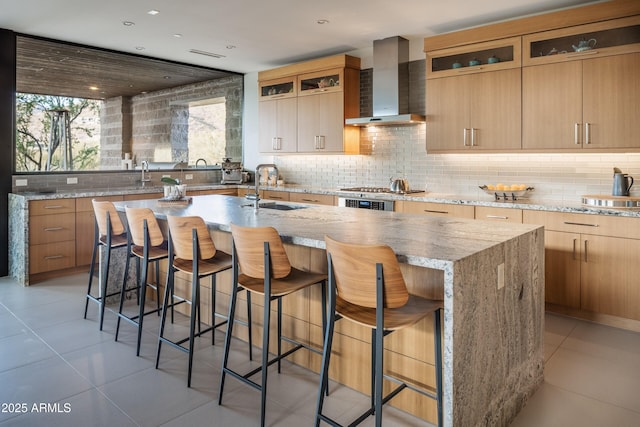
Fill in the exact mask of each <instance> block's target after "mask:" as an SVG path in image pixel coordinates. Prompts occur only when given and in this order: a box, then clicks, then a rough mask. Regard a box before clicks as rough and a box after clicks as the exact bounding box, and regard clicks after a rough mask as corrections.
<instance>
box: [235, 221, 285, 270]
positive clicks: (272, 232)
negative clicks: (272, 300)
mask: <svg viewBox="0 0 640 427" xmlns="http://www.w3.org/2000/svg"><path fill="white" fill-rule="evenodd" d="M231 235H232V236H233V243H234V245H235V247H236V254H237V256H238V263H239V264H240V270H241V271H242V273H243V274H246V275H247V276H249V277H253V278H256V279H262V278H264V271H265V268H264V267H265V265H264V243H265V242H269V252H270V254H271V277H272V278H274V279H281V278H283V277H287V276H288V275H289V273H290V272H291V263H290V262H289V258H288V257H287V253H286V252H285V250H284V245H283V244H282V239H280V235H279V234H278V231H277V230H276V229H275V228H273V227H242V226H240V225H236V224H233V223H232V224H231Z"/></svg>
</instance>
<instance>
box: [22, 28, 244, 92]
mask: <svg viewBox="0 0 640 427" xmlns="http://www.w3.org/2000/svg"><path fill="white" fill-rule="evenodd" d="M16 57H17V58H16V62H17V68H16V88H17V91H18V92H22V93H34V94H40V95H60V96H68V97H77V98H88V99H108V98H115V97H119V96H135V95H139V94H141V93H146V92H153V91H158V90H162V89H169V88H173V87H177V86H184V85H188V84H193V83H198V82H202V81H207V80H215V79H220V78H224V77H227V76H232V75H237V73H233V72H228V71H222V70H216V69H212V68H205V67H199V66H195V65H188V64H182V63H176V62H169V61H163V60H159V59H153V58H148V57H144V56H137V55H130V54H125V53H121V52H114V51H109V50H103V49H98V48H92V47H88V46H82V45H75V44H69V43H63V42H58V41H55V40H48V39H40V38H34V37H27V36H18V37H17V43H16Z"/></svg>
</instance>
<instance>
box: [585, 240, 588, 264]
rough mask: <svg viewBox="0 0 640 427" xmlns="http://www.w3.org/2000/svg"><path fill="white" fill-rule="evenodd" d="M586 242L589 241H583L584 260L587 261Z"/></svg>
mask: <svg viewBox="0 0 640 427" xmlns="http://www.w3.org/2000/svg"><path fill="white" fill-rule="evenodd" d="M588 243H589V241H588V240H585V241H584V262H589V260H588V259H587V253H588V248H589V246H588Z"/></svg>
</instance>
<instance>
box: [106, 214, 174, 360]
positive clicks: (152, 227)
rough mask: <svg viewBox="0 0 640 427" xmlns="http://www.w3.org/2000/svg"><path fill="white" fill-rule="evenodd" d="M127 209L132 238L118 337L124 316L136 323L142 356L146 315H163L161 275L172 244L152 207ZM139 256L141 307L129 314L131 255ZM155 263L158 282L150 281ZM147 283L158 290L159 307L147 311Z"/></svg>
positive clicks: (157, 304)
mask: <svg viewBox="0 0 640 427" xmlns="http://www.w3.org/2000/svg"><path fill="white" fill-rule="evenodd" d="M125 213H126V216H127V227H128V233H127V235H128V236H129V238H128V239H127V253H128V254H129V256H127V261H126V265H125V269H124V280H123V281H122V288H121V291H120V306H119V308H118V323H117V325H116V337H115V340H116V341H118V334H119V332H120V320H126V321H127V322H129V323H131V324H132V325H135V326H136V327H137V328H138V342H137V345H136V356H140V341H141V339H142V326H143V323H144V316H146V315H147V314H153V313H158V315H160V288H159V285H158V278H159V275H160V267H159V264H160V260H163V259H166V258H168V257H169V247H168V244H167V241H166V240H165V238H164V236H163V235H162V230H160V226H159V225H158V221H157V220H156V217H155V215H154V214H153V211H152V210H151V209H148V208H130V207H128V206H126V207H125ZM132 256H133V257H135V258H136V265H137V272H138V274H137V284H136V287H135V288H133V289H136V290H137V291H138V295H139V301H138V305H139V310H138V315H136V316H127V315H126V314H124V313H123V312H122V309H123V305H124V300H125V293H126V292H128V291H130V290H132V289H127V278H128V276H129V264H130V260H131V257H132ZM150 262H152V263H154V264H155V272H156V275H155V277H156V283H155V284H152V283H148V282H147V272H148V270H149V263H150ZM147 287H150V288H152V289H154V290H155V291H156V309H155V310H151V311H145V300H146V293H147Z"/></svg>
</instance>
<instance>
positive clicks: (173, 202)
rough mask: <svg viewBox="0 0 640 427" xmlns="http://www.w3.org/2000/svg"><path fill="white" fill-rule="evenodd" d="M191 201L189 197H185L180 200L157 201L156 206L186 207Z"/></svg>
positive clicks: (163, 199)
mask: <svg viewBox="0 0 640 427" xmlns="http://www.w3.org/2000/svg"><path fill="white" fill-rule="evenodd" d="M192 201H193V198H192V197H191V196H185V197H183V198H181V199H165V198H162V199H158V206H187V205H190V204H191V202H192Z"/></svg>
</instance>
